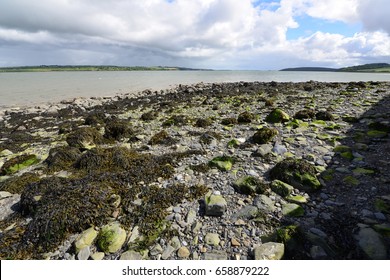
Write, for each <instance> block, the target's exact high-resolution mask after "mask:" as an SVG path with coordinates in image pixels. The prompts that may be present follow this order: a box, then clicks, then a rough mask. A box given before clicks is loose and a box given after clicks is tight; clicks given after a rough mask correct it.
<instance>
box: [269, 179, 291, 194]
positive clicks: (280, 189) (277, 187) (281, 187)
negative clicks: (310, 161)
mask: <svg viewBox="0 0 390 280" xmlns="http://www.w3.org/2000/svg"><path fill="white" fill-rule="evenodd" d="M271 190H272V191H274V192H275V193H277V194H278V195H280V196H282V197H286V196H289V195H291V193H292V192H293V191H294V187H293V186H291V185H289V184H287V183H284V182H282V181H280V180H273V181H272V183H271Z"/></svg>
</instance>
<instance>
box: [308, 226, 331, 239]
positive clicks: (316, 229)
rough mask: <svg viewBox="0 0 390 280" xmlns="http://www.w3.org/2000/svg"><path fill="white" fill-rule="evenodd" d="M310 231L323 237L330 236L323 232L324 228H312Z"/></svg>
mask: <svg viewBox="0 0 390 280" xmlns="http://www.w3.org/2000/svg"><path fill="white" fill-rule="evenodd" d="M310 232H311V233H314V234H315V235H318V236H320V237H322V238H327V237H328V236H327V235H326V233H325V232H323V231H322V230H320V229H318V228H310Z"/></svg>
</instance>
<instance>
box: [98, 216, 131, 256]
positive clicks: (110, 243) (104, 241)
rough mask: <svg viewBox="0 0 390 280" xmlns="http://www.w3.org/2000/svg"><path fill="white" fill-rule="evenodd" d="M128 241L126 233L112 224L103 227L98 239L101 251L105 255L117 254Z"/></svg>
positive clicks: (115, 224) (116, 224)
mask: <svg viewBox="0 0 390 280" xmlns="http://www.w3.org/2000/svg"><path fill="white" fill-rule="evenodd" d="M125 240H126V231H125V230H124V229H123V228H122V227H121V226H120V225H119V224H118V223H112V224H108V225H105V226H103V227H102V229H101V230H100V232H99V235H98V237H97V241H96V243H97V245H98V246H99V249H100V250H102V251H103V252H105V253H116V252H117V251H119V250H120V249H121V248H122V246H123V244H124V243H125Z"/></svg>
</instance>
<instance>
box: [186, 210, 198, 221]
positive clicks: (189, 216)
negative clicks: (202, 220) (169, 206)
mask: <svg viewBox="0 0 390 280" xmlns="http://www.w3.org/2000/svg"><path fill="white" fill-rule="evenodd" d="M195 219H196V211H195V210H194V209H190V210H189V211H188V213H187V216H186V223H188V224H192V223H193V222H194V221H195Z"/></svg>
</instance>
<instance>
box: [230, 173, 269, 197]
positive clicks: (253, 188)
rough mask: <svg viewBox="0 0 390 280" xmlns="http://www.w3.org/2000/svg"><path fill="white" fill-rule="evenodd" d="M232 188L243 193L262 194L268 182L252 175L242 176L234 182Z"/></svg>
mask: <svg viewBox="0 0 390 280" xmlns="http://www.w3.org/2000/svg"><path fill="white" fill-rule="evenodd" d="M234 188H235V189H236V190H237V191H238V192H240V193H243V194H247V195H252V194H263V193H264V192H265V191H266V190H267V188H268V184H266V183H264V182H263V181H261V180H260V179H259V178H256V177H253V176H243V177H241V178H239V179H238V180H237V181H236V182H235V183H234Z"/></svg>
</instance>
